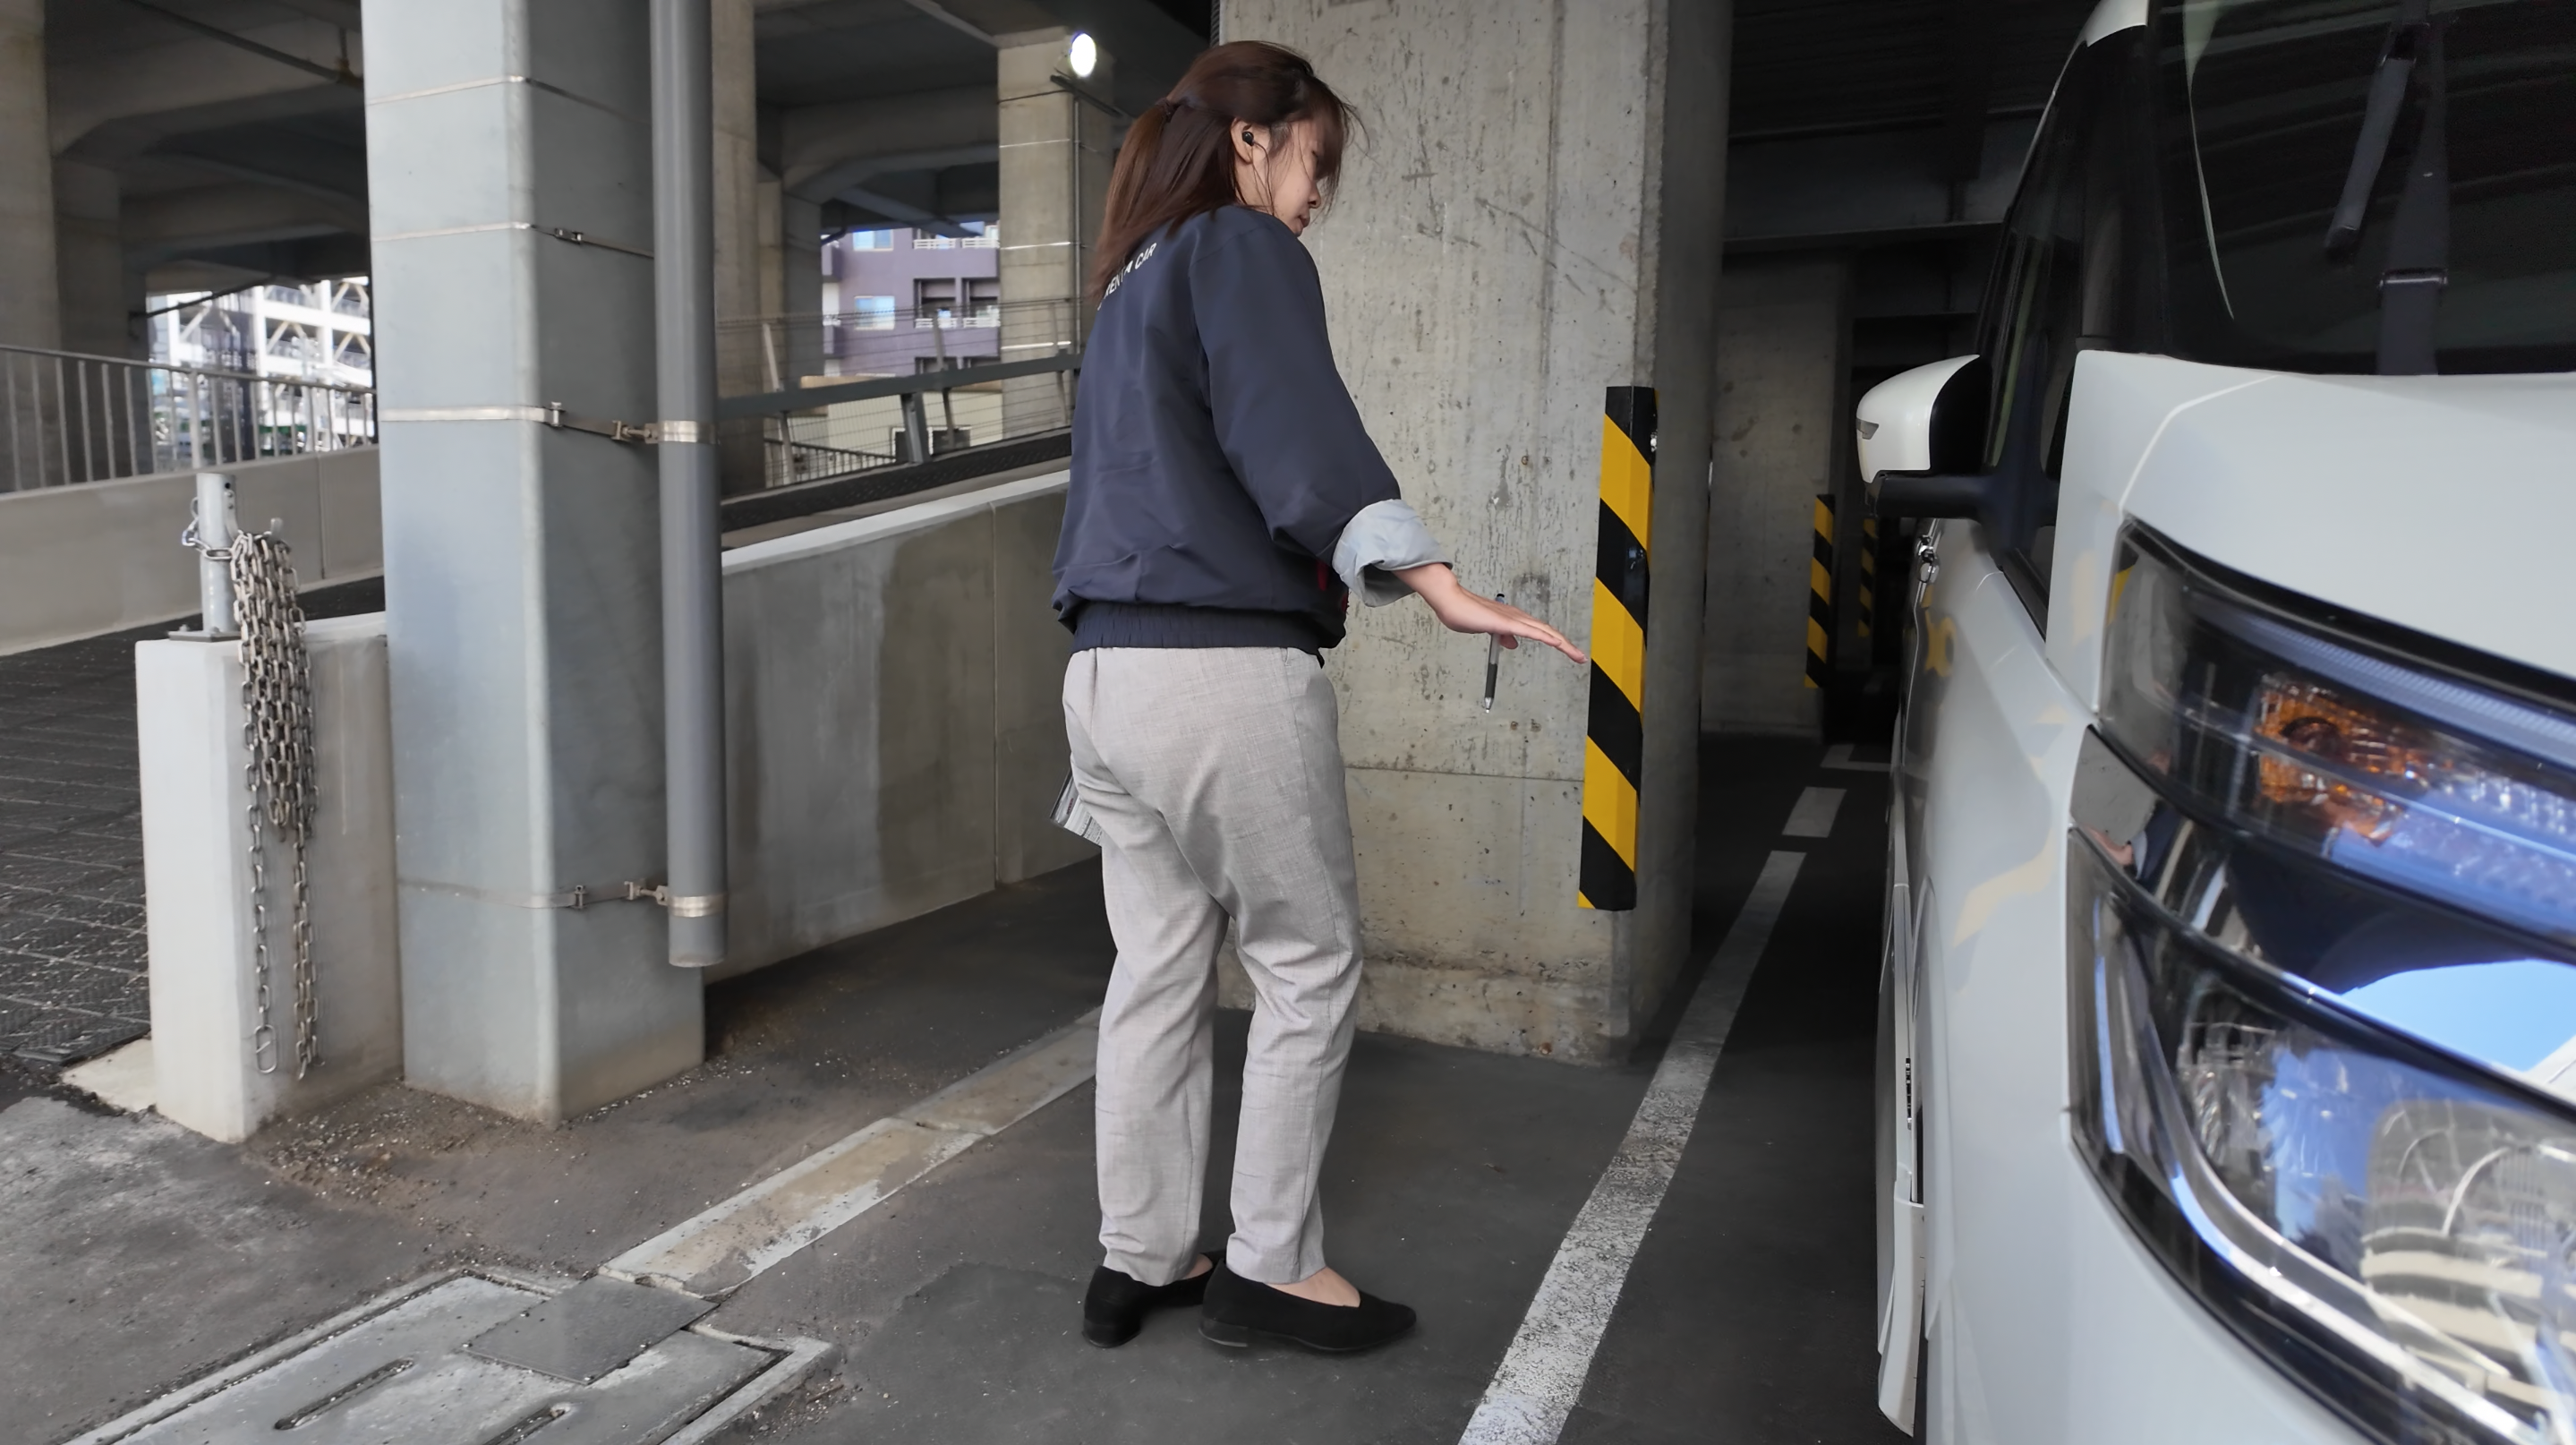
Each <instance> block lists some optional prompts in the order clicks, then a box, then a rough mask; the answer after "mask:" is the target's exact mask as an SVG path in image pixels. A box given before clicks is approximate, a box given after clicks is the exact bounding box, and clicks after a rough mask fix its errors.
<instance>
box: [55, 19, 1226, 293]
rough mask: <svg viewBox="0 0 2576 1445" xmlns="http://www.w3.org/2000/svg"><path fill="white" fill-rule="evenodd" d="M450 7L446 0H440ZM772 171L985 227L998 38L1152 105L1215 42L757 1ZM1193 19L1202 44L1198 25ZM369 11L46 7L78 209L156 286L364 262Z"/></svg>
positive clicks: (853, 206) (1148, 25) (1139, 23)
mask: <svg viewBox="0 0 2576 1445" xmlns="http://www.w3.org/2000/svg"><path fill="white" fill-rule="evenodd" d="M429 3H436V0H429ZM754 10H755V17H754V25H755V35H756V41H755V45H756V57H757V60H756V63H757V65H758V69H759V86H760V99H761V115H762V134H763V140H764V144H763V148H762V149H763V156H762V159H763V161H764V162H765V163H766V164H768V165H769V167H770V168H771V170H772V171H773V173H776V174H779V175H780V176H782V178H784V179H786V180H787V182H788V184H789V185H790V187H791V188H800V187H804V186H806V185H808V184H809V183H810V184H812V185H816V186H819V187H821V188H822V189H821V190H820V191H819V193H817V194H815V195H814V197H813V198H814V199H817V200H827V201H835V202H839V203H840V204H838V205H837V206H836V208H835V209H836V211H837V212H838V213H839V214H840V216H841V217H842V223H843V224H866V223H870V222H871V221H872V220H873V221H875V222H876V223H881V224H882V223H889V220H890V218H887V217H882V216H879V215H878V214H877V213H876V212H874V211H872V210H870V209H869V203H870V202H872V201H875V202H881V203H883V204H884V205H885V206H886V207H887V208H888V209H890V210H894V211H899V212H901V213H902V215H901V217H900V219H901V220H903V221H911V220H915V219H918V218H922V217H953V218H955V219H959V220H964V219H980V218H989V217H990V216H991V215H992V214H993V212H994V210H995V208H996V207H997V205H998V197H997V195H996V194H995V193H996V191H997V189H998V183H997V179H996V175H995V171H996V167H995V164H994V157H995V151H994V106H993V101H994V95H993V45H992V41H991V39H990V38H989V37H991V36H994V35H1000V34H1008V33H1010V32H1013V31H1021V30H1033V29H1040V28H1044V27H1049V26H1059V25H1060V26H1066V27H1068V28H1073V29H1089V30H1090V31H1091V32H1092V33H1093V34H1094V35H1095V36H1096V37H1098V38H1099V40H1100V41H1101V44H1102V46H1103V47H1104V48H1105V49H1107V50H1108V51H1109V52H1110V53H1111V54H1112V55H1113V56H1115V57H1116V59H1117V63H1118V74H1119V77H1120V80H1119V87H1118V90H1117V93H1116V99H1117V100H1118V101H1119V103H1120V104H1121V105H1122V106H1123V107H1125V108H1127V109H1131V110H1132V109H1135V108H1138V107H1141V106H1143V105H1145V104H1149V103H1150V102H1151V101H1152V99H1153V98H1154V97H1155V96H1157V95H1159V94H1160V93H1161V92H1162V90H1163V89H1165V88H1167V87H1168V86H1169V85H1170V84H1171V82H1172V81H1173V80H1174V79H1176V78H1177V77H1178V75H1179V73H1180V70H1181V68H1182V67H1184V66H1186V64H1187V63H1188V60H1189V57H1190V56H1191V55H1193V54H1195V53H1196V52H1197V50H1198V49H1199V47H1200V46H1202V45H1203V44H1204V43H1205V40H1204V25H1205V19H1204V15H1205V7H1204V6H1203V5H1200V6H1195V7H1194V6H1193V5H1192V4H1191V3H1190V0H754ZM1194 14H1195V16H1196V17H1197V23H1198V25H1199V27H1200V28H1199V30H1198V31H1195V32H1194V31H1193V29H1192V28H1191V24H1190V21H1191V18H1192V17H1193V15H1194ZM360 22H361V17H360V12H359V7H358V5H357V3H356V0H141V3H138V0H46V3H45V25H46V36H45V43H46V70H47V89H48V96H47V100H48V104H49V108H50V122H51V133H52V136H51V138H52V142H53V148H54V153H55V156H56V160H57V164H58V168H59V169H58V174H60V175H61V176H62V178H63V179H62V183H61V184H60V185H58V190H60V191H61V192H62V193H63V194H64V195H65V196H67V197H69V196H75V195H76V196H80V197H94V196H98V195H101V194H105V195H109V196H113V197H114V198H115V205H116V208H117V211H118V215H117V217H116V222H117V225H118V227H119V229H120V231H121V233H122V236H123V244H124V250H125V262H126V266H127V268H128V269H129V270H130V271H137V272H143V273H146V274H147V276H148V277H149V283H150V285H151V286H152V288H153V289H156V290H159V289H180V288H195V287H202V286H215V285H225V284H239V283H241V282H244V281H249V280H252V279H256V278H259V277H264V276H268V275H272V274H276V275H300V276H321V275H345V274H350V273H353V272H358V271H363V270H364V269H366V265H367V249H366V234H367V224H366V215H367V210H366V207H367V169H366V112H365V108H364V105H363V101H364V95H363V91H362V90H361V88H360V86H359V84H358V83H357V75H356V72H358V71H360V70H363V68H364V63H365V61H364V54H363V46H362V44H361V40H360V32H359V26H360Z"/></svg>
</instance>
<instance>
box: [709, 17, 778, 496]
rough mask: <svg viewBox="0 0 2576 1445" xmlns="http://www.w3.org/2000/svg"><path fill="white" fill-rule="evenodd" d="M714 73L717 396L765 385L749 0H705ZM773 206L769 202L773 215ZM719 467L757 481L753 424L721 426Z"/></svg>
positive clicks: (730, 487)
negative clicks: (759, 319) (707, 2)
mask: <svg viewBox="0 0 2576 1445" xmlns="http://www.w3.org/2000/svg"><path fill="white" fill-rule="evenodd" d="M708 21H709V37H708V38H709V41H710V46H711V51H712V55H711V62H712V64H713V66H714V70H715V75H714V80H715V95H714V99H715V131H716V134H715V192H716V216H715V233H716V394H717V395H718V396H742V395H748V394H750V393H753V392H760V391H767V390H768V389H769V385H768V375H767V373H768V370H769V364H768V358H767V353H766V348H765V347H764V346H763V337H762V336H761V333H760V326H759V322H758V320H757V318H759V317H761V316H764V315H773V314H775V313H773V312H769V311H767V310H766V309H765V308H764V307H763V306H762V304H761V285H760V281H761V257H762V254H763V252H764V251H765V250H766V247H765V246H764V245H763V241H764V239H765V237H766V236H767V235H768V233H769V231H770V229H771V226H772V225H774V222H770V223H767V224H764V210H763V207H762V205H761V169H760V77H759V69H758V65H757V63H756V57H755V56H754V53H753V47H752V40H753V34H752V0H709V5H708ZM775 211H776V207H775V206H772V207H769V208H768V211H767V214H769V215H774V214H775ZM719 445H720V448H721V453H722V455H721V459H720V461H719V463H718V465H719V466H720V467H721V469H722V474H723V477H724V489H725V491H726V492H727V493H728V494H732V493H736V492H747V491H754V490H757V489H758V488H759V487H760V485H761V450H762V442H761V433H760V430H759V427H758V426H757V425H737V426H728V427H724V428H722V429H721V432H720V442H719Z"/></svg>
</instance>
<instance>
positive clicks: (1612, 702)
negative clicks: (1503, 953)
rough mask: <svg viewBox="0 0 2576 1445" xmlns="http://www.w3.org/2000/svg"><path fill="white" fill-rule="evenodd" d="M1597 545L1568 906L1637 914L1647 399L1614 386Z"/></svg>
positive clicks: (1604, 434)
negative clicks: (1575, 859) (1588, 707)
mask: <svg viewBox="0 0 2576 1445" xmlns="http://www.w3.org/2000/svg"><path fill="white" fill-rule="evenodd" d="M1602 413H1603V415H1602V421H1601V538H1600V544H1599V548H1598V551H1597V554H1596V558H1595V562H1594V571H1593V579H1592V714H1591V718H1590V721H1589V722H1588V723H1587V724H1586V726H1585V730H1584V739H1583V859H1582V864H1581V869H1582V876H1581V878H1580V880H1579V881H1578V882H1577V884H1576V891H1575V901H1576V902H1577V903H1580V904H1581V905H1582V906H1584V907H1586V908H1601V909H1626V908H1634V907H1636V906H1637V785H1638V783H1639V781H1640V780H1641V779H1642V778H1643V777H1644V774H1645V762H1646V720H1645V713H1644V707H1645V702H1646V553H1647V548H1648V547H1649V545H1650V544H1651V539H1652V531H1653V523H1654V502H1655V390H1654V388H1653V387H1649V386H1614V387H1611V388H1610V389H1609V398H1608V400H1607V401H1606V402H1605V403H1604V405H1603V407H1602Z"/></svg>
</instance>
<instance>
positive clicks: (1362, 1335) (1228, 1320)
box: [1199, 1259, 1413, 1355]
mask: <svg viewBox="0 0 2576 1445" xmlns="http://www.w3.org/2000/svg"><path fill="white" fill-rule="evenodd" d="M1412 1328H1413V1310H1412V1307H1411V1306H1409V1305H1400V1304H1397V1303H1395V1302H1394V1301H1393V1300H1382V1299H1379V1298H1378V1297H1377V1296H1376V1295H1373V1294H1370V1293H1369V1292H1368V1291H1366V1290H1362V1291H1360V1302H1359V1303H1358V1304H1356V1305H1327V1304H1317V1303H1315V1302H1314V1301H1313V1300H1309V1299H1299V1298H1298V1297H1297V1296H1295V1295H1293V1294H1289V1293H1287V1292H1285V1291H1284V1290H1275V1289H1272V1288H1271V1287H1270V1286H1268V1285H1266V1284H1263V1283H1261V1282H1260V1281H1258V1280H1249V1279H1245V1278H1244V1277H1243V1276H1241V1275H1239V1274H1236V1273H1235V1272H1234V1271H1233V1270H1230V1269H1227V1268H1226V1267H1225V1261H1224V1260H1221V1259H1220V1260H1218V1261H1217V1262H1216V1268H1214V1269H1212V1270H1210V1271H1208V1287H1207V1303H1206V1304H1205V1305H1203V1306H1201V1307H1200V1309H1199V1333H1200V1334H1202V1335H1205V1336H1206V1337H1207V1338H1208V1339H1209V1340H1210V1341H1211V1342H1213V1343H1215V1344H1220V1345H1224V1346H1226V1347H1227V1348H1229V1349H1241V1348H1243V1347H1244V1346H1246V1345H1248V1344H1251V1343H1252V1342H1253V1341H1254V1340H1256V1339H1266V1340H1285V1341H1287V1342H1288V1343H1290V1344H1292V1345H1303V1346H1305V1347H1306V1348H1307V1349H1310V1350H1321V1351H1323V1352H1324V1353H1326V1354H1331V1355H1347V1354H1350V1353H1352V1352H1353V1351H1356V1350H1373V1349H1376V1348H1377V1347H1378V1346H1380V1345H1382V1344H1385V1343H1386V1342H1387V1341H1389V1340H1392V1339H1394V1338H1396V1337H1397V1336H1399V1335H1402V1334H1403V1333H1405V1332H1406V1331H1407V1330H1410V1329H1412Z"/></svg>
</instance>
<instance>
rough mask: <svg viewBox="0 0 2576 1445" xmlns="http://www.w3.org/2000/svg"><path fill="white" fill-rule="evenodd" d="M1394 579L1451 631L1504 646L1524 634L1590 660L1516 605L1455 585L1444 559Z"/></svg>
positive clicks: (1409, 569) (1512, 644)
mask: <svg viewBox="0 0 2576 1445" xmlns="http://www.w3.org/2000/svg"><path fill="white" fill-rule="evenodd" d="M1395 576H1396V580H1398V581H1400V582H1402V583H1403V584H1404V585H1405V586H1407V587H1410V588H1412V589H1413V590H1414V591H1415V592H1416V593H1417V594H1419V595H1420V596H1421V598H1422V600H1423V601H1424V602H1427V603H1429V604H1430V605H1431V615H1432V616H1434V617H1437V618H1439V619H1440V625H1441V626H1443V627H1446V628H1448V629H1449V630H1450V631H1452V632H1481V633H1489V634H1491V635H1493V636H1496V637H1499V638H1501V639H1502V640H1503V646H1505V647H1515V648H1516V647H1518V646H1520V645H1521V644H1520V639H1522V638H1524V637H1526V638H1528V639H1529V640H1530V641H1532V642H1543V643H1546V644H1547V645H1548V646H1550V647H1553V648H1555V649H1556V650H1557V651H1559V652H1562V653H1564V654H1565V655H1566V656H1568V657H1570V658H1573V659H1574V660H1575V661H1576V662H1590V661H1591V660H1592V659H1590V658H1588V657H1586V656H1584V655H1583V649H1582V648H1579V647H1577V646H1575V645H1574V644H1573V643H1571V642H1568V641H1566V640H1565V635H1564V634H1563V633H1560V632H1558V631H1557V630H1556V629H1555V628H1553V627H1550V626H1548V625H1547V624H1546V623H1544V622H1541V621H1539V620H1538V619H1537V618H1535V617H1532V616H1530V615H1529V614H1528V613H1526V612H1523V611H1522V610H1520V609H1519V608H1517V607H1512V606H1508V605H1506V604H1504V603H1501V602H1497V601H1495V600H1494V599H1492V598H1490V597H1479V596H1477V595H1476V594H1475V593H1473V592H1470V591H1468V590H1467V589H1466V588H1464V587H1461V586H1459V585H1458V574H1457V573H1455V572H1452V571H1450V570H1449V566H1448V564H1447V563H1445V562H1434V563H1432V564H1431V565H1429V566H1427V567H1407V568H1405V569H1404V570H1403V571H1401V572H1398V573H1396V574H1395Z"/></svg>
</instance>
